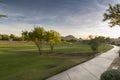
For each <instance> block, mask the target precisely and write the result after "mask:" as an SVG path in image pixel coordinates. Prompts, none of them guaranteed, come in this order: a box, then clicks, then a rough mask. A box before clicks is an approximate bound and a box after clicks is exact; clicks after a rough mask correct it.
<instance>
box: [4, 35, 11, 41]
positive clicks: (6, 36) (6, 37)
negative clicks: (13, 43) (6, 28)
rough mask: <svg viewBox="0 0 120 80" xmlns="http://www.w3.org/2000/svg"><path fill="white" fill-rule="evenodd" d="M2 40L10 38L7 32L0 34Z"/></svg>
mask: <svg viewBox="0 0 120 80" xmlns="http://www.w3.org/2000/svg"><path fill="white" fill-rule="evenodd" d="M2 40H4V41H8V40H10V36H9V35H7V34H3V35H2Z"/></svg>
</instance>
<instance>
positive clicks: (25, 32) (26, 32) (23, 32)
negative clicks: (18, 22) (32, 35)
mask: <svg viewBox="0 0 120 80" xmlns="http://www.w3.org/2000/svg"><path fill="white" fill-rule="evenodd" d="M28 33H29V32H28V31H22V40H23V41H26V40H28V38H29V36H28Z"/></svg>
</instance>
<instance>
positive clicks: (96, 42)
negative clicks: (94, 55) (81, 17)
mask: <svg viewBox="0 0 120 80" xmlns="http://www.w3.org/2000/svg"><path fill="white" fill-rule="evenodd" d="M90 38H91V39H90V41H89V45H90V47H91V49H92V51H93V52H98V48H99V46H100V45H101V44H103V43H105V41H106V39H107V38H105V37H103V36H98V37H95V38H92V37H90Z"/></svg>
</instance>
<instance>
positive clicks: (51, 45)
mask: <svg viewBox="0 0 120 80" xmlns="http://www.w3.org/2000/svg"><path fill="white" fill-rule="evenodd" d="M53 47H54V44H50V48H51V53H53Z"/></svg>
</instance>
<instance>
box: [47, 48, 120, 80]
mask: <svg viewBox="0 0 120 80" xmlns="http://www.w3.org/2000/svg"><path fill="white" fill-rule="evenodd" d="M118 50H119V47H117V46H114V48H113V49H111V50H110V51H108V52H105V53H103V54H101V55H99V56H97V57H95V58H93V59H91V60H89V61H87V62H85V63H82V64H80V65H78V66H75V67H73V68H71V69H68V70H66V71H64V72H62V73H60V74H58V75H55V76H53V77H51V78H49V79H47V80H99V78H100V75H101V74H102V73H103V72H104V71H106V70H107V68H108V67H109V66H110V64H111V63H112V62H113V60H114V59H115V58H116V57H118V54H117V52H118Z"/></svg>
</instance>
